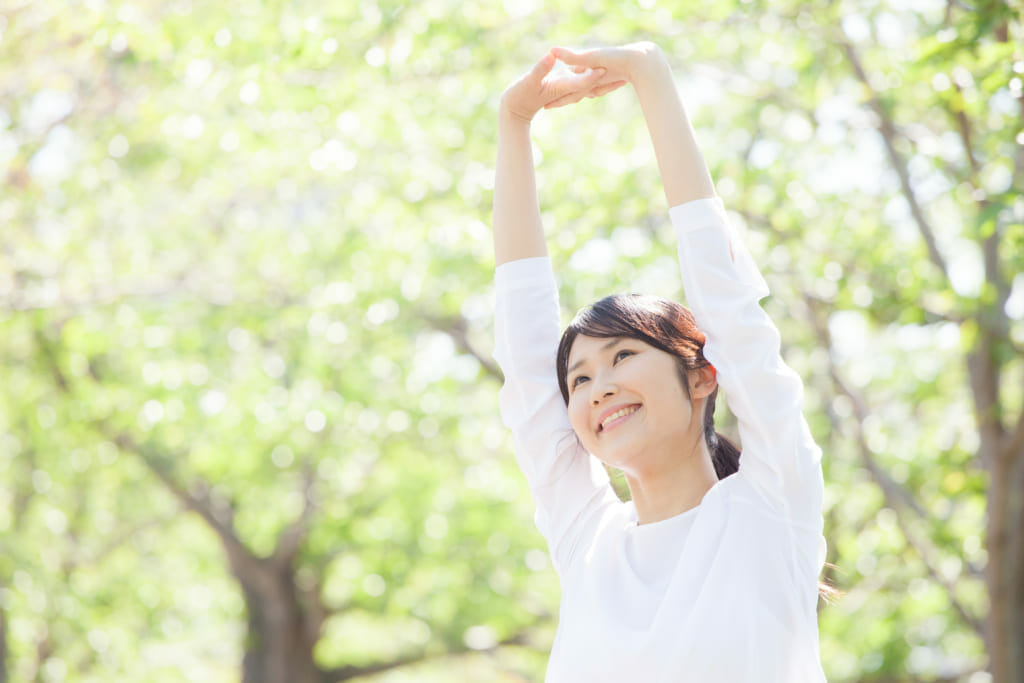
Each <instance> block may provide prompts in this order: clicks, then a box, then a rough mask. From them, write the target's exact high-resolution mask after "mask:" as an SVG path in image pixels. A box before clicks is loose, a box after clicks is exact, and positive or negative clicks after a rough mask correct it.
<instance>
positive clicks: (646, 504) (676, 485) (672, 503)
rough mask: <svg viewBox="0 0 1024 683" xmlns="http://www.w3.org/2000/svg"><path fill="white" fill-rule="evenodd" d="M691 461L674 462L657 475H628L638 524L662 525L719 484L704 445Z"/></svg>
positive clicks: (682, 459)
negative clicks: (662, 521) (662, 522)
mask: <svg viewBox="0 0 1024 683" xmlns="http://www.w3.org/2000/svg"><path fill="white" fill-rule="evenodd" d="M701 446H702V447H701V448H700V449H698V451H697V452H695V453H694V454H693V455H692V456H691V457H685V458H678V459H673V461H672V465H671V466H669V467H665V468H662V469H659V470H657V471H647V472H642V473H638V472H626V482H627V483H628V484H629V492H630V494H631V495H632V497H633V505H634V506H635V507H636V516H637V524H650V523H651V522H660V521H661V520H663V519H668V518H669V517H675V516H676V515H679V514H682V513H684V512H686V511H687V510H691V509H693V508H695V507H697V506H698V505H700V502H701V501H702V500H703V499H704V495H705V494H706V493H707V492H708V491H709V490H711V487H712V486H714V485H715V482H717V481H718V475H717V474H715V467H714V465H712V464H711V455H710V453H709V452H708V450H707V447H706V446H704V444H701Z"/></svg>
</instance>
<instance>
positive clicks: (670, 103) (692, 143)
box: [552, 42, 715, 206]
mask: <svg viewBox="0 0 1024 683" xmlns="http://www.w3.org/2000/svg"><path fill="white" fill-rule="evenodd" d="M552 52H553V53H554V54H555V56H556V57H558V58H559V59H560V60H562V61H563V62H565V63H566V64H569V65H571V66H576V67H583V68H591V69H596V68H599V67H604V68H606V69H607V70H608V77H609V78H623V79H625V80H628V81H629V82H630V83H632V84H633V88H634V89H635V90H636V94H637V97H638V98H639V100H640V107H641V108H642V109H643V112H644V118H645V119H646V121H647V130H648V131H649V132H650V134H651V141H652V143H653V144H654V153H655V155H656V156H657V158H658V170H659V171H660V172H661V182H662V184H663V185H664V187H665V196H666V197H667V198H668V205H669V206H678V205H679V204H685V203H686V202H689V201H692V200H695V199H706V198H710V197H714V196H715V186H714V184H713V183H712V182H711V174H710V173H708V167H707V164H705V163H704V157H703V156H702V155H701V153H700V149H699V148H698V147H697V141H696V139H695V138H694V135H693V126H692V125H691V124H690V119H689V118H688V117H687V116H686V110H685V109H684V108H683V103H682V100H680V99H679V92H678V91H677V90H676V84H675V81H674V80H673V79H672V70H671V68H670V67H669V64H668V60H667V59H666V58H665V54H664V53H663V52H662V51H661V48H659V47H658V46H657V45H655V44H654V43H648V42H645V43H636V44H633V45H626V46H623V47H607V48H598V49H595V50H586V51H583V52H574V51H572V50H569V49H567V48H555V49H554V50H552Z"/></svg>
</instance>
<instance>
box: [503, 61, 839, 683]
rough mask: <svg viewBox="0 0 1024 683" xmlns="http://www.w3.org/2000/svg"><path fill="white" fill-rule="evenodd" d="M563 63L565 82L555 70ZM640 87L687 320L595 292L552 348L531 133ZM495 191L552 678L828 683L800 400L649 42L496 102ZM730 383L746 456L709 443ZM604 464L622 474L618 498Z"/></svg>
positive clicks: (754, 275)
mask: <svg viewBox="0 0 1024 683" xmlns="http://www.w3.org/2000/svg"><path fill="white" fill-rule="evenodd" d="M556 59H560V60H562V62H564V63H565V64H566V65H567V66H568V67H569V68H568V69H558V70H554V69H553V67H554V66H555V62H556ZM627 83H628V84H631V85H633V87H634V88H635V90H636V93H637V95H638V97H639V100H640V105H641V107H642V109H643V112H644V116H645V119H646V121H647V125H648V129H649V131H650V134H651V138H652V140H653V142H654V149H655V153H656V155H657V159H658V166H659V169H660V171H661V177H662V182H663V184H664V188H665V193H666V195H667V196H668V200H669V205H670V206H671V207H672V208H671V209H670V210H669V216H670V218H671V220H672V223H673V225H674V226H675V229H676V235H677V238H678V240H679V262H680V266H681V269H682V275H683V287H684V289H685V291H686V296H687V300H688V302H689V304H690V306H691V309H692V313H691V311H690V310H687V309H686V308H684V307H683V306H681V305H679V304H676V303H674V302H671V301H667V300H664V299H658V298H655V297H645V296H637V295H616V296H611V297H607V298H605V299H602V300H601V301H599V302H597V303H596V304H594V305H593V306H591V307H588V308H586V309H584V310H583V311H581V312H580V314H579V315H578V316H577V317H576V319H575V320H574V321H573V322H572V323H571V324H570V325H569V327H568V328H567V329H566V330H565V332H564V334H563V335H562V336H561V342H559V332H558V310H559V308H558V295H557V288H556V285H555V280H554V276H553V273H552V270H551V263H550V260H549V259H548V257H547V250H546V247H545V244H544V231H543V227H542V225H541V217H540V209H539V205H538V202H537V197H536V182H535V179H534V174H533V160H532V156H531V140H530V122H531V120H532V119H533V117H534V115H535V114H536V113H537V112H538V111H539V110H540V109H542V108H548V109H550V108H554V107H560V106H563V105H568V104H572V103H574V102H578V101H579V100H581V99H583V98H584V97H599V96H602V95H605V94H607V93H609V92H612V91H613V90H616V89H618V88H620V87H622V86H623V85H626V84H627ZM500 117H501V118H500V122H499V128H498V165H497V174H496V177H495V192H494V246H495V257H496V258H495V260H496V262H497V264H498V267H497V271H496V273H495V285H496V287H495V288H496V293H497V308H496V313H495V317H496V319H495V334H496V349H495V357H496V358H497V359H498V362H499V363H500V364H501V367H502V370H503V371H504V373H505V385H504V387H503V388H502V390H501V395H500V405H501V412H502V417H503V419H504V421H505V423H506V424H507V425H508V426H509V427H510V428H511V429H512V433H513V439H514V443H515V450H516V457H517V459H518V462H519V465H520V467H521V468H522V470H523V472H524V474H525V475H526V478H527V480H528V482H529V485H530V491H531V493H532V495H533V497H534V500H535V501H536V503H537V515H536V522H537V526H538V528H539V529H540V531H541V533H542V534H543V535H544V536H545V537H546V539H547V541H548V546H549V550H550V552H551V556H552V559H553V562H554V566H555V568H556V570H557V571H558V574H559V577H560V578H561V581H562V591H563V593H562V604H561V610H560V617H559V626H558V631H557V635H556V637H555V644H554V647H553V649H552V652H551V658H550V661H549V663H548V671H547V680H548V681H549V682H560V681H584V680H585V681H616V682H617V681H623V680H643V681H700V682H701V683H709V682H710V683H715V682H722V683H726V682H728V683H742V682H750V683H753V682H755V681H756V682H758V683H762V682H777V683H783V682H785V683H804V682H815V683H816V682H818V681H823V680H824V675H823V673H822V669H821V666H820V664H819V657H818V629H817V615H816V610H815V607H816V604H817V590H816V589H817V577H818V574H819V572H820V571H821V568H822V564H823V561H824V556H825V552H824V539H823V537H822V535H821V531H822V516H821V505H822V494H823V481H822V473H821V463H820V458H821V452H820V450H819V449H818V447H817V446H816V445H815V443H814V441H813V440H812V438H811V436H810V432H809V430H808V428H807V424H806V422H805V420H804V418H803V415H802V413H801V407H800V403H801V396H802V391H803V387H802V383H801V380H800V378H799V377H798V376H797V375H796V374H795V373H794V372H793V371H792V370H791V369H790V368H789V367H787V366H786V365H785V363H784V362H783V361H782V359H781V357H780V355H779V334H778V331H777V330H776V328H775V326H774V325H773V324H772V322H771V320H770V319H769V318H768V316H767V315H766V314H765V313H764V311H763V310H762V309H761V307H760V304H759V301H760V299H762V298H763V297H764V296H766V295H767V293H768V290H767V286H766V285H765V282H764V280H763V278H762V277H761V274H760V272H759V271H758V269H757V267H756V265H755V264H754V262H753V260H752V258H751V256H750V254H749V252H748V251H747V250H746V249H745V247H744V246H743V245H742V243H740V242H739V241H738V240H737V239H735V237H734V236H733V235H732V234H731V231H730V230H729V227H728V224H727V221H726V216H725V211H724V208H723V205H722V202H721V200H719V199H718V198H717V197H716V196H715V190H714V185H713V184H712V182H711V178H710V175H709V174H708V171H707V167H706V165H705V163H704V159H703V157H702V156H701V153H700V151H699V149H698V147H697V144H696V142H695V140H694V136H693V131H692V128H691V126H690V123H689V120H688V119H687V117H686V113H685V111H684V109H683V106H682V103H681V102H680V100H679V96H678V94H677V92H676V88H675V83H674V81H673V79H672V74H671V71H670V69H669V67H668V61H667V59H666V58H665V57H664V55H663V54H662V53H661V51H660V50H659V49H658V48H657V47H656V46H654V45H652V44H650V43H643V44H637V45H628V46H625V47H618V48H603V49H597V50H589V51H587V52H573V51H571V50H567V49H563V48H556V49H554V50H552V51H551V52H550V53H548V54H547V55H545V56H544V57H543V58H542V59H541V60H540V62H538V63H537V65H536V66H535V67H534V68H533V70H532V71H531V72H529V73H528V74H526V75H524V76H523V77H522V78H520V79H519V80H518V81H516V82H515V83H513V84H512V85H511V86H510V87H509V88H508V89H507V90H506V91H505V93H504V95H503V96H502V100H501V109H500ZM719 385H721V386H722V387H723V389H724V391H725V394H726V398H727V400H728V403H729V407H730V409H731V410H732V412H733V413H734V414H735V415H736V417H737V420H738V422H739V432H740V438H741V439H742V442H743V455H742V458H741V457H740V453H739V451H738V449H736V448H735V447H734V446H733V445H732V444H729V443H728V442H726V441H725V440H724V439H723V438H722V437H720V436H718V435H717V434H716V432H715V431H714V425H713V424H712V420H713V414H714V402H715V397H716V395H717V392H718V387H719ZM602 463H603V464H606V465H611V466H614V467H617V468H620V469H621V470H622V471H623V472H624V474H625V476H626V481H627V483H628V485H629V489H630V494H631V500H630V501H629V502H628V503H623V502H620V501H619V500H618V498H617V497H616V496H615V494H614V492H613V490H612V488H611V487H610V485H609V482H608V476H607V473H606V472H605V470H604V468H603V467H602Z"/></svg>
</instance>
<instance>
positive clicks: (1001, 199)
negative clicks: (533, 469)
mask: <svg viewBox="0 0 1024 683" xmlns="http://www.w3.org/2000/svg"><path fill="white" fill-rule="evenodd" d="M554 4H555V3H542V2H540V0H505V2H492V1H477V0H421V1H416V2H397V1H392V0H376V1H375V0H358V1H357V0H341V1H340V2H332V3H325V2H312V1H308V0H292V1H289V2H283V1H279V0H266V1H263V2H257V1H250V0H236V1H235V2H231V3H217V2H198V1H195V0H166V1H159V2H158V1H154V0H136V1H134V2H127V1H126V2H115V1H107V0H81V1H73V0H66V1H58V0H34V1H33V0H3V2H2V4H0V183H2V187H0V681H2V682H4V683H6V682H7V681H11V682H15V681H17V682H20V681H103V682H109V681H154V682H164V681H204V682H205V681H210V682H214V683H219V682H228V681H244V682H245V683H263V682H266V683H275V682H283V681H288V682H289V683H307V682H317V683H321V682H323V683H328V682H333V681H345V680H359V681H446V682H447V681H462V680H464V681H539V680H541V679H542V676H543V670H544V665H545V662H546V656H547V652H548V650H549V648H550V645H551V641H552V637H553V633H554V626H555V619H556V616H557V608H558V596H559V587H558V582H557V578H556V576H555V574H554V572H553V570H552V569H551V567H550V564H549V562H548V559H547V555H546V551H545V547H544V544H543V541H542V539H541V538H540V536H539V534H538V533H537V532H536V530H535V529H534V526H533V521H532V515H533V505H532V502H531V500H530V499H529V494H528V491H527V489H526V487H525V485H524V481H523V479H522V477H521V475H520V474H519V472H518V470H517V469H516V466H515V462H514V458H513V455H512V451H511V442H510V439H509V438H508V435H507V434H506V431H505V430H504V428H503V427H502V425H501V423H500V421H499V418H498V411H497V392H498V389H499V387H500V385H501V376H500V373H499V371H498V370H497V369H496V367H495V364H494V362H493V360H492V359H491V351H492V349H493V342H492V328H491V325H492V321H491V314H492V305H493V304H492V289H491V281H492V276H493V258H492V254H491V238H490V228H489V223H490V203H491V196H492V190H493V181H494V158H495V133H496V130H495V129H496V111H497V101H498V97H499V95H500V93H501V91H502V90H503V89H504V87H505V85H506V84H507V83H509V82H510V81H511V80H512V79H514V78H515V77H517V76H518V75H519V74H520V73H522V72H523V71H525V70H526V69H527V68H529V67H530V66H531V65H532V64H533V63H534V62H535V61H536V60H537V59H539V58H540V56H542V55H543V53H544V52H545V51H546V50H547V49H548V48H549V47H551V46H553V45H558V44H564V45H571V46H578V47H585V46H592V45H602V44H614V43H621V42H628V41H635V40H644V39H651V40H654V41H656V42H658V43H659V44H660V45H661V46H662V47H663V48H664V50H665V51H666V52H667V53H668V54H669V55H670V60H671V62H672V64H673V68H674V71H675V74H676V76H677V79H678V82H679V86H680V89H681V92H682V94H683V97H684V101H685V102H686V103H687V107H688V109H689V111H690V114H691V116H692V118H693V120H694V123H695V126H696V128H697V133H698V138H699V140H700V142H701V144H702V147H703V149H704V152H705V156H706V157H707V160H708V163H709V165H710V166H711V169H712V173H713V175H714V177H715V178H716V181H717V187H718V191H719V193H720V194H721V195H722V196H723V197H724V199H725V202H726V204H727V206H728V207H729V208H730V210H731V212H732V213H731V218H732V221H733V222H734V224H735V225H736V226H737V228H738V229H739V230H741V231H742V232H743V233H744V234H745V239H746V241H747V243H748V245H749V246H750V248H751V251H752V253H753V254H754V256H755V258H756V259H757V261H758V262H759V263H760V264H761V267H762V269H763V270H764V273H765V276H766V278H767V280H768V282H769V284H770V285H771V287H772V291H773V295H772V297H770V298H769V299H767V300H766V302H765V307H766V309H767V310H768V311H769V313H770V314H771V315H772V316H773V317H774V319H775V320H776V321H777V323H778V325H779V326H780V328H781V330H782V333H783V340H784V355H785V357H786V359H787V361H788V362H789V363H790V364H791V365H792V366H793V367H794V368H795V369H797V371H798V372H799V373H800V374H801V375H802V376H803V377H804V380H805V382H806V386H807V392H806V399H805V409H806V413H807V417H808V420H809V421H810V423H811V426H812V429H813V431H814V434H815V437H816V438H817V440H818V442H819V443H820V444H821V445H822V447H823V449H824V452H825V457H824V469H825V477H826V482H827V491H826V508H825V533H826V536H827V538H828V541H829V554H828V561H829V562H831V563H833V564H834V565H835V568H834V569H829V570H828V571H827V576H828V578H829V579H830V580H831V581H832V582H833V583H834V584H835V586H836V587H837V588H839V589H840V590H842V591H844V593H845V595H844V596H843V597H842V598H841V599H840V600H839V602H838V603H836V604H834V605H824V604H823V605H822V606H821V610H820V627H821V656H822V661H823V665H824V669H825V671H826V673H827V675H828V677H829V680H830V681H836V682H842V681H876V682H882V681H886V682H889V681H892V682H896V681H969V682H970V683H987V682H988V681H995V682H996V683H1011V682H1019V681H1022V680H1024V652H1022V650H1024V646H1022V641H1021V637H1022V636H1021V634H1022V633H1024V536H1022V533H1021V529H1022V528H1024V418H1022V393H1024V363H1022V357H1024V353H1022V350H1024V276H1022V275H1021V274H1020V273H1021V272H1022V270H1024V198H1022V197H1021V196H1020V195H1021V190H1022V188H1024V104H1022V102H1024V100H1022V79H1024V49H1022V47H1021V45H1022V44H1024V32H1022V12H1021V5H1020V3H1019V2H1014V3H1001V2H991V1H989V0H971V2H960V1H959V0H950V1H948V2H945V1H942V0H904V1H891V2H886V1H885V0H842V1H834V2H814V3H808V2H792V1H789V0H782V1H779V2H770V3H769V2H761V1H757V0H744V1H735V0H716V1H715V2H685V1H677V2H667V1H665V0H635V1H631V2H619V1H612V0H565V1H563V2H559V3H557V5H558V7H559V9H557V10H556V9H553V8H552V7H551V6H553V5H554ZM534 133H535V136H534V137H535V140H536V159H537V164H538V174H539V183H540V192H541V201H542V206H543V209H544V216H545V221H546V225H547V228H548V231H549V237H550V244H551V249H552V256H553V259H554V261H555V264H556V270H557V271H558V273H559V276H560V285H561V287H562V303H563V306H564V307H565V310H564V314H565V318H566V320H567V319H568V318H569V316H571V315H572V313H573V312H574V311H575V310H576V309H577V308H579V307H580V306H583V305H585V304H587V303H589V302H590V301H592V300H594V299H595V298H598V297H599V296H603V295H604V294H608V293H612V292H616V291H642V292H648V293H654V294H660V295H663V296H671V297H676V298H679V297H681V296H682V293H681V291H680V287H679V277H678V272H677V269H678V266H677V263H676V261H675V258H674V249H675V244H674V238H673V236H672V232H671V229H670V226H669V223H668V220H667V215H666V209H667V207H666V205H665V200H664V196H663V194H662V190H661V184H660V180H659V178H658V175H657V167H656V165H655V161H654V157H653V153H652V150H651V147H650V142H649V139H648V137H647V132H646V129H645V127H644V123H643V119H642V116H641V114H640V111H639V107H638V106H637V104H636V101H635V97H634V95H633V93H632V90H631V89H623V90H621V91H619V92H616V93H614V94H613V95H611V96H609V97H607V98H605V99H602V100H596V101H586V102H584V103H581V104H579V105H577V106H575V107H571V108H568V109H560V110H556V111H552V112H542V113H541V114H540V115H539V116H538V118H537V120H536V122H535V124H534ZM720 405H721V402H720ZM720 411H721V412H722V415H721V418H720V419H721V421H722V423H723V424H725V425H729V417H728V415H726V414H725V409H724V406H722V407H720Z"/></svg>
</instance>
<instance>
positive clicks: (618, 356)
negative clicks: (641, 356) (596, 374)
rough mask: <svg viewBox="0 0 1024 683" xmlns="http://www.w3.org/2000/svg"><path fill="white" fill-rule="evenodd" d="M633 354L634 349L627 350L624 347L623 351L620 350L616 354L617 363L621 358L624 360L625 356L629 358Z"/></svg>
mask: <svg viewBox="0 0 1024 683" xmlns="http://www.w3.org/2000/svg"><path fill="white" fill-rule="evenodd" d="M632 355H633V352H632V351H626V350H625V349H623V350H622V351H619V352H618V353H616V354H615V362H616V363H617V362H619V361H620V360H622V359H623V358H628V357H629V356H632Z"/></svg>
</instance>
